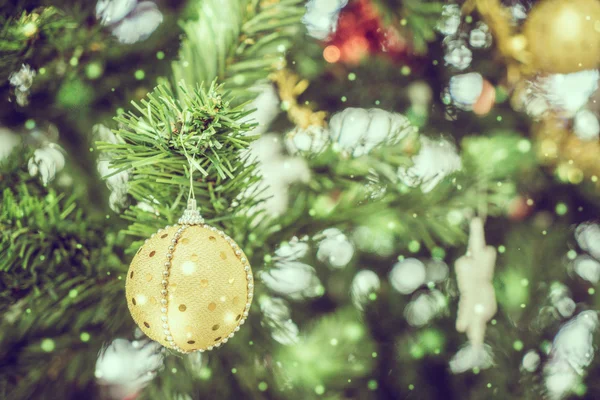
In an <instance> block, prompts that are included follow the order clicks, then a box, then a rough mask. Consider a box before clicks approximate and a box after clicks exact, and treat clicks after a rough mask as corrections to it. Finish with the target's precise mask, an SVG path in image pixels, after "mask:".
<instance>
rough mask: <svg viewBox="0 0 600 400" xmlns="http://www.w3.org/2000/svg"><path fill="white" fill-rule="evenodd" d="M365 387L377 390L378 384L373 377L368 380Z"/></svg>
mask: <svg viewBox="0 0 600 400" xmlns="http://www.w3.org/2000/svg"><path fill="white" fill-rule="evenodd" d="M367 387H368V388H369V390H377V388H378V387H379V384H378V383H377V381H376V380H375V379H371V380H369V383H367Z"/></svg>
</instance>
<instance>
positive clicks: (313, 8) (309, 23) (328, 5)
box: [302, 0, 348, 40]
mask: <svg viewBox="0 0 600 400" xmlns="http://www.w3.org/2000/svg"><path fill="white" fill-rule="evenodd" d="M347 3H348V0H309V1H308V3H306V14H304V17H303V18H302V22H303V23H304V25H305V26H306V29H307V31H308V34H309V35H310V36H312V37H314V38H315V39H319V40H323V39H326V38H327V37H328V36H329V35H331V34H332V33H334V32H335V30H336V28H337V20H338V16H339V13H340V10H341V9H342V8H344V6H345V5H346V4H347Z"/></svg>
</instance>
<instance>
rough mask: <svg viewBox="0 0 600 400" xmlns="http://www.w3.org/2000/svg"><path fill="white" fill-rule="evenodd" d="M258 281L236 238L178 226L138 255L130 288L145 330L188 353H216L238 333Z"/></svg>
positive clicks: (134, 309)
mask: <svg viewBox="0 0 600 400" xmlns="http://www.w3.org/2000/svg"><path fill="white" fill-rule="evenodd" d="M253 283H254V282H253V278H252V271H251V269H250V265H249V264H248V260H247V259H246V256H245V255H244V253H243V252H242V251H241V249H240V248H239V247H238V246H237V244H236V243H235V242H233V240H232V239H231V238H229V237H228V236H227V235H225V234H224V233H223V232H221V231H219V230H217V229H215V228H212V227H210V226H207V225H204V224H198V225H176V226H172V227H167V228H165V229H163V230H160V231H159V232H158V233H157V234H155V235H153V236H152V237H151V238H150V239H148V240H147V241H146V243H145V244H144V245H143V246H142V248H141V249H140V251H138V252H137V253H136V255H135V256H134V258H133V260H132V262H131V266H130V270H129V273H128V274H127V282H126V288H125V289H126V296H127V299H130V301H128V302H127V304H128V306H129V310H130V312H131V315H132V317H133V319H134V320H135V322H136V323H137V324H138V326H139V327H140V328H141V329H142V331H143V332H144V333H145V334H146V335H147V336H148V337H150V338H151V339H153V340H155V341H157V342H159V343H161V344H162V345H164V346H165V347H169V348H172V349H175V350H177V351H180V352H184V353H186V352H192V351H204V350H212V349H213V348H214V347H218V346H220V345H221V344H223V343H225V342H227V341H228V340H229V338H231V337H232V336H233V334H234V332H236V331H237V330H239V327H240V325H242V324H243V323H244V322H245V319H246V317H247V316H248V309H249V308H250V303H251V301H252V297H253V293H252V291H253ZM175 289H176V290H175Z"/></svg>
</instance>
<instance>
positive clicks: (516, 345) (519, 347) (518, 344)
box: [513, 340, 523, 351]
mask: <svg viewBox="0 0 600 400" xmlns="http://www.w3.org/2000/svg"><path fill="white" fill-rule="evenodd" d="M513 349H515V350H516V351H521V350H523V342H521V341H520V340H515V342H514V343H513Z"/></svg>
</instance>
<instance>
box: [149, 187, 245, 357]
mask: <svg viewBox="0 0 600 400" xmlns="http://www.w3.org/2000/svg"><path fill="white" fill-rule="evenodd" d="M178 222H179V229H177V231H176V232H175V235H174V237H173V239H172V240H171V245H170V246H169V248H168V251H167V261H166V262H165V264H164V266H165V269H164V271H163V280H162V281H161V285H162V286H163V289H162V290H161V291H160V293H161V295H162V299H161V300H160V303H161V309H160V312H161V314H163V315H162V316H161V321H162V322H163V325H162V327H163V333H164V334H165V340H166V341H167V342H168V343H169V345H170V346H171V347H172V348H173V349H174V350H177V351H178V352H180V353H184V354H187V353H191V352H189V351H185V350H183V349H181V348H180V347H179V346H177V345H176V344H175V341H174V340H173V335H172V334H171V331H170V328H169V323H168V318H167V306H168V296H169V292H168V290H167V287H168V285H169V280H168V279H169V272H170V268H171V259H172V258H173V252H174V251H175V247H176V245H177V243H178V242H179V238H180V237H181V234H182V233H183V232H184V231H185V229H186V228H188V227H189V226H192V225H200V226H202V227H203V228H206V229H210V230H211V231H213V232H215V233H217V234H218V235H219V236H221V237H222V238H224V239H225V241H226V242H227V243H229V245H230V246H231V248H232V250H233V251H234V252H235V255H236V256H237V257H238V258H239V259H240V261H241V262H242V266H243V267H244V271H245V272H246V282H247V284H248V286H247V288H248V297H247V299H246V308H245V309H244V313H243V317H242V318H240V320H239V321H238V324H237V325H236V327H235V328H234V330H233V332H231V333H230V334H229V335H228V336H226V337H225V338H223V339H221V340H220V341H219V342H217V343H215V344H214V345H212V346H208V347H207V348H206V350H209V351H210V350H213V349H214V348H215V347H220V346H221V344H223V343H227V342H228V341H229V339H231V338H232V337H233V336H234V334H235V332H238V331H239V330H240V326H242V325H243V324H244V323H245V322H246V318H248V311H249V310H250V306H251V305H252V298H253V297H254V282H253V277H252V270H251V269H250V264H249V263H248V259H247V258H246V255H245V254H244V253H243V252H242V250H241V249H240V248H239V246H238V245H237V243H235V242H234V241H233V239H232V238H230V237H229V236H227V235H226V234H225V232H223V231H222V230H219V229H217V228H215V227H214V226H210V225H207V224H205V223H204V218H202V216H201V215H200V213H199V212H198V210H197V209H196V200H194V199H190V200H189V201H188V208H187V210H185V211H184V213H183V216H182V217H181V218H180V219H179V221H178ZM167 228H170V226H169V225H167V226H166V227H165V229H167ZM162 231H163V229H159V230H158V233H160V232H162ZM152 236H154V235H152ZM194 351H199V352H201V353H203V352H204V351H205V349H198V350H194Z"/></svg>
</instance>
